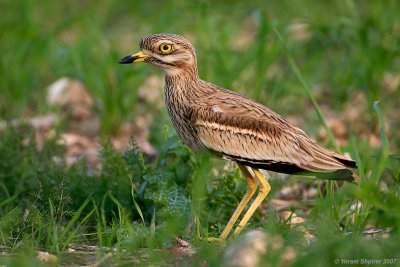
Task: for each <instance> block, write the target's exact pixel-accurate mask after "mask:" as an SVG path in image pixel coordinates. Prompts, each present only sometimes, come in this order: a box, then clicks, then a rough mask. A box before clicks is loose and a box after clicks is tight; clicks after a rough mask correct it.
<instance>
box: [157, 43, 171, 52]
mask: <svg viewBox="0 0 400 267" xmlns="http://www.w3.org/2000/svg"><path fill="white" fill-rule="evenodd" d="M160 51H161V53H163V54H168V53H170V52H171V51H172V45H171V44H161V45H160Z"/></svg>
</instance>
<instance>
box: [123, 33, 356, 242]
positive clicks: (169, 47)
mask: <svg viewBox="0 0 400 267" xmlns="http://www.w3.org/2000/svg"><path fill="white" fill-rule="evenodd" d="M140 49H141V52H139V53H137V54H135V55H130V56H127V57H124V58H123V59H121V61H120V63H123V64H126V63H132V62H141V61H144V62H148V63H152V64H154V65H156V66H159V67H160V68H161V69H163V70H164V72H165V88H164V92H165V103H166V106H167V109H168V113H169V115H170V117H171V120H172V123H173V125H174V127H175V129H176V131H177V133H178V135H179V136H180V137H181V138H182V140H183V141H184V142H185V144H187V145H188V146H189V147H190V148H191V149H193V150H194V151H204V150H205V151H209V152H211V153H212V154H214V155H215V156H217V157H221V158H225V159H229V160H232V161H235V162H237V163H238V165H239V167H240V169H241V171H242V172H243V174H244V176H245V177H246V179H247V183H248V191H247V193H246V195H245V197H244V198H243V200H242V202H241V203H240V204H239V206H238V208H237V210H236V211H235V213H234V215H233V216H232V218H231V220H230V221H229V223H228V225H227V227H226V228H225V230H224V232H223V233H222V234H221V236H220V239H221V240H224V239H225V238H226V237H227V236H228V234H229V232H230V230H231V229H232V227H233V225H234V224H235V222H236V220H237V219H238V217H239V215H240V214H241V212H242V211H243V209H244V207H245V206H246V204H247V203H248V202H249V200H250V199H251V197H252V196H253V194H254V193H255V191H256V189H257V182H258V184H259V186H260V192H259V194H258V195H257V197H256V198H255V200H254V202H253V204H252V205H250V207H249V210H248V211H247V212H246V214H245V215H244V217H243V219H242V221H241V222H240V223H239V226H238V227H237V228H236V230H235V234H237V233H239V232H240V230H241V229H242V227H244V225H245V224H246V223H247V221H248V219H250V217H251V216H252V214H253V212H254V210H255V209H256V208H257V207H258V205H259V204H260V203H261V201H262V200H263V199H264V198H265V196H266V195H267V194H268V192H269V189H270V187H269V184H268V182H267V180H266V179H265V178H264V177H262V175H261V173H260V172H259V170H258V169H264V170H270V171H275V172H281V173H287V174H305V175H314V176H317V177H319V178H327V179H336V180H347V181H355V180H356V179H357V176H356V175H355V174H353V172H352V171H351V170H350V168H356V167H357V166H356V163H355V162H354V161H353V160H351V159H349V158H347V157H345V156H342V155H340V154H338V153H336V152H333V151H330V150H328V149H325V148H323V147H321V146H320V145H318V144H317V143H316V142H315V141H313V140H312V139H310V138H309V137H308V136H307V135H306V134H305V132H304V131H303V130H301V129H299V128H297V127H295V126H292V125H291V124H290V123H288V122H287V121H286V120H285V119H284V118H282V117H281V116H280V115H278V114H277V113H275V112H273V111H271V110H270V109H268V108H267V107H265V106H263V105H261V104H259V103H257V102H255V101H253V100H251V99H249V98H247V97H244V96H241V95H239V94H237V93H234V92H232V91H229V90H226V89H223V88H221V87H218V86H216V85H214V84H212V83H209V82H206V81H203V80H201V79H200V78H199V76H198V72H197V61H196V53H195V49H194V47H193V46H192V45H191V44H190V42H189V41H187V40H186V39H185V38H183V37H181V36H179V35H175V34H154V35H149V36H146V37H144V38H143V40H142V41H141V43H140ZM244 166H248V167H251V169H252V170H253V173H254V175H255V176H252V175H251V174H250V173H249V171H248V170H247V168H246V167H244Z"/></svg>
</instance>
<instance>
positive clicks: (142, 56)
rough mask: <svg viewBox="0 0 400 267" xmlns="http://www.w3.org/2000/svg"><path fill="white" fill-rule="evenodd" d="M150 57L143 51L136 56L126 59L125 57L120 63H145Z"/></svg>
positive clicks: (129, 56)
mask: <svg viewBox="0 0 400 267" xmlns="http://www.w3.org/2000/svg"><path fill="white" fill-rule="evenodd" d="M148 57H150V56H149V55H146V54H145V53H143V52H142V51H140V52H139V53H136V54H134V55H128V56H126V57H123V58H121V59H120V60H119V63H121V64H131V63H133V62H143V61H144V60H145V59H146V58H148Z"/></svg>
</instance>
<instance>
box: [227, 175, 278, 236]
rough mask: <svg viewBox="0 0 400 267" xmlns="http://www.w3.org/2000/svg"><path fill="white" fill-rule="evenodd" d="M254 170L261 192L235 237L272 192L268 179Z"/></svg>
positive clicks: (236, 230)
mask: <svg viewBox="0 0 400 267" xmlns="http://www.w3.org/2000/svg"><path fill="white" fill-rule="evenodd" d="M252 169H253V172H254V174H255V176H256V178H257V180H258V181H259V183H260V191H259V192H258V195H257V196H256V198H255V199H254V201H253V203H252V204H251V205H250V207H249V209H248V210H247V212H246V214H245V215H244V216H243V218H242V220H241V221H240V223H239V226H238V227H237V228H236V229H235V232H234V234H235V235H238V234H239V233H240V232H241V231H242V229H243V227H244V226H245V225H246V224H247V222H248V221H249V220H250V218H251V216H252V215H253V213H254V212H255V211H256V209H257V208H258V206H260V204H261V202H262V201H263V200H264V199H265V197H266V196H267V195H268V193H269V191H270V190H271V186H270V185H269V183H268V181H267V179H265V177H264V176H263V175H262V174H261V172H260V170H259V169H255V168H252Z"/></svg>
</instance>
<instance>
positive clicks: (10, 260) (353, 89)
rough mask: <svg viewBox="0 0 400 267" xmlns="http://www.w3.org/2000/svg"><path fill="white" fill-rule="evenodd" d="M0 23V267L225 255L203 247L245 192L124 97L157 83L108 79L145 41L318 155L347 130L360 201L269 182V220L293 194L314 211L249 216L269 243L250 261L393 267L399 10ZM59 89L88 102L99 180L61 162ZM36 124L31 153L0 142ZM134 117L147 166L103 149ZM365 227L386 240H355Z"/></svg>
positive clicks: (137, 10)
mask: <svg viewBox="0 0 400 267" xmlns="http://www.w3.org/2000/svg"><path fill="white" fill-rule="evenodd" d="M0 7H1V8H2V10H3V11H6V12H2V15H1V16H0V37H1V42H0V50H1V51H2V56H1V57H0V266H2V265H6V266H35V265H37V266H42V265H43V263H41V262H39V261H37V260H36V251H38V250H40V251H48V252H50V253H53V254H55V255H57V256H58V257H59V263H60V264H62V265H68V264H72V263H75V264H80V265H82V264H87V263H89V262H92V263H93V262H94V261H97V262H101V261H103V262H104V266H109V265H110V264H111V263H112V264H115V265H118V266H124V265H132V262H135V263H137V264H138V265H144V266H147V265H151V264H156V265H158V264H171V265H174V264H177V263H179V264H182V265H185V266H186V265H187V266H193V265H195V266H198V265H206V266H207V265H210V266H219V265H221V261H222V258H221V254H223V252H224V249H225V247H224V246H222V245H220V244H213V243H208V242H206V241H205V239H206V238H207V237H208V236H217V235H218V233H220V232H221V231H222V229H223V227H224V226H225V223H226V222H227V221H228V219H229V217H230V215H231V214H232V212H233V210H234V209H235V207H236V205H237V203H238V202H239V201H240V198H241V197H242V196H243V194H244V192H245V185H246V183H245V181H244V179H243V178H242V177H241V175H240V172H239V171H238V170H237V169H236V168H235V167H233V166H230V165H228V167H229V168H226V166H227V165H225V162H223V161H220V160H215V159H209V158H207V157H204V156H199V155H195V154H193V153H192V152H191V151H190V150H189V149H188V148H187V147H185V146H184V145H183V144H182V143H181V141H180V140H179V139H178V138H177V137H176V135H175V133H174V131H173V129H172V125H171V123H170V121H169V118H168V116H167V115H166V110H165V107H164V108H163V109H162V110H161V111H160V110H159V109H158V108H157V107H155V106H153V105H152V104H151V103H141V102H140V101H139V97H138V90H137V89H138V88H139V87H140V86H141V85H143V84H144V81H145V80H146V79H147V77H148V76H150V75H157V76H160V77H161V75H162V74H161V73H160V71H159V70H157V69H156V68H154V67H151V66H149V65H144V64H142V65H139V64H137V65H132V66H129V67H127V66H122V65H119V64H117V62H118V60H119V59H120V58H121V57H122V56H125V55H126V54H128V53H133V52H136V51H137V50H138V49H139V47H138V43H139V40H140V38H141V37H142V36H144V35H146V34H149V33H158V32H169V33H178V34H181V35H184V36H187V37H189V38H190V39H191V40H192V41H193V42H194V43H195V46H196V48H197V54H198V64H199V71H200V76H201V77H202V78H203V79H205V80H208V81H211V82H213V83H215V84H218V85H221V86H223V87H226V88H230V89H232V90H235V91H237V92H239V93H241V94H244V95H247V96H249V97H252V98H254V99H256V100H258V101H259V102H261V103H263V104H265V105H267V106H269V107H270V108H272V109H273V110H275V111H276V112H278V113H280V114H282V115H285V116H290V118H294V119H295V120H296V121H297V124H298V125H299V126H300V127H302V128H304V129H305V130H306V132H307V133H309V134H310V135H311V136H314V137H315V138H316V139H318V138H319V137H320V135H319V132H320V130H321V128H323V127H324V126H325V125H330V124H329V123H328V122H329V119H330V120H332V119H335V118H339V119H338V120H340V121H343V122H344V124H345V126H346V129H347V131H346V134H345V137H344V139H345V140H344V142H342V144H341V147H340V149H341V150H342V152H345V151H346V152H349V153H350V154H351V156H352V157H353V158H354V159H355V160H356V161H357V163H358V166H359V176H360V185H354V184H349V183H345V184H343V185H339V186H338V184H337V183H333V182H328V183H322V182H320V181H315V180H313V179H310V178H305V177H297V176H288V177H287V178H285V179H281V176H279V175H277V174H271V176H272V181H271V184H272V192H271V194H270V195H269V196H268V198H267V201H266V203H267V207H268V204H269V202H270V201H271V199H273V198H276V197H278V195H279V194H280V192H281V189H283V188H284V187H285V186H288V185H294V184H296V183H300V184H301V185H302V186H304V187H305V188H317V195H316V196H315V197H312V198H305V199H301V200H299V201H297V202H296V203H295V204H293V205H290V206H289V208H288V209H289V210H290V211H292V212H294V213H296V214H297V215H302V216H303V217H304V218H305V219H306V220H305V222H304V223H301V224H300V225H294V226H293V225H291V224H290V223H289V221H288V220H285V219H282V216H281V215H280V211H277V210H274V209H272V208H266V209H264V210H263V212H264V213H260V212H257V213H256V214H255V216H254V218H253V219H252V220H251V221H250V223H249V226H248V228H247V229H246V230H250V229H252V228H260V229H263V231H265V232H266V233H268V235H269V236H271V237H274V238H278V239H281V240H283V241H282V246H281V247H279V248H277V249H276V250H273V253H266V254H265V255H263V256H262V258H261V262H262V263H263V265H262V266H275V265H279V263H280V262H281V261H282V258H283V257H284V254H285V253H284V251H285V250H287V248H293V249H294V251H295V255H296V256H295V258H294V259H292V260H291V261H290V264H291V265H294V266H321V265H334V264H335V262H334V260H335V259H381V260H383V259H394V258H396V257H397V258H398V255H399V253H398V248H399V247H400V198H399V194H400V186H399V177H400V164H399V159H400V154H399V147H400V112H399V110H398V107H399V106H400V90H399V83H400V43H399V40H400V17H399V15H398V11H399V10H400V4H399V3H398V2H397V1H368V2H367V1H350V0H349V1H337V2H329V3H328V2H323V1H308V2H307V3H304V2H303V1H276V2H267V3H265V1H251V2H250V1H245V2H242V1H233V2H232V1H222V2H220V3H212V2H210V1H199V2H196V1H160V2H149V1H142V2H137V3H133V2H129V1H125V2H122V1H116V0H104V1H98V2H96V1H79V2H77V1H64V2H62V1H42V2H40V3H39V2H37V1H33V0H21V1H10V0H0ZM280 36H281V37H280ZM65 76H67V77H72V78H75V79H79V80H81V81H82V82H83V84H84V85H85V86H86V87H87V89H88V90H89V92H90V94H91V95H92V96H93V97H94V98H95V100H96V106H95V112H96V115H97V116H99V117H100V121H101V138H100V139H101V140H102V141H101V144H102V150H101V152H100V153H101V155H100V158H101V162H100V163H101V164H100V165H101V168H93V166H91V165H90V163H88V162H86V161H85V160H80V161H78V162H76V163H74V164H72V165H68V164H67V162H66V161H65V160H63V159H64V156H65V152H66V150H67V149H68V148H67V147H66V146H65V145H61V144H60V143H59V142H58V139H59V137H60V135H61V134H62V132H63V131H64V130H65V129H68V127H70V122H69V121H68V119H67V118H65V117H63V116H62V115H61V113H62V112H63V111H62V110H58V109H55V108H54V107H50V106H49V105H47V104H46V100H45V99H46V87H47V86H48V85H49V84H51V83H52V82H54V81H56V80H58V79H59V78H61V77H65ZM160 101H161V99H160ZM318 105H319V106H318ZM49 112H53V113H56V114H58V115H60V117H61V119H60V123H58V124H57V125H56V127H55V128H56V129H55V133H54V134H53V135H49V136H50V137H49V138H47V140H46V141H45V142H44V144H43V145H42V146H41V148H40V149H37V143H36V136H35V134H36V133H35V130H34V129H33V128H32V127H30V126H29V125H19V126H16V127H11V126H8V127H3V125H4V124H3V122H5V121H10V120H13V119H21V118H29V117H34V116H37V115H43V114H48V113H49ZM144 113H150V114H152V115H153V117H154V119H153V121H152V122H151V126H150V142H151V143H152V145H153V146H154V147H155V148H156V150H157V151H158V154H157V158H156V159H154V157H150V156H148V155H146V154H142V153H141V152H139V151H138V149H137V144H136V141H135V140H132V142H131V145H130V146H129V147H127V148H126V149H125V151H124V152H119V151H117V150H116V149H115V148H113V146H112V144H111V141H110V139H109V137H110V136H111V135H115V134H118V133H119V132H121V131H122V128H123V125H124V123H126V122H129V121H136V120H137V119H138V118H139V116H142V115H143V114H144ZM160 113H161V115H160ZM332 132H333V133H332V134H330V133H329V131H328V137H329V136H330V135H332V136H333V135H335V134H336V133H335V130H334V129H333V130H332ZM373 138H375V139H379V140H380V143H379V145H378V146H377V145H373V144H372V141H371V140H372V139H373ZM319 142H321V143H323V144H324V145H325V146H327V147H331V148H332V147H334V146H335V145H336V142H335V141H334V140H333V139H326V138H322V137H321V138H320V139H319ZM266 218H267V219H266ZM371 226H372V227H375V228H379V229H384V230H387V231H389V234H388V236H389V237H387V238H377V239H375V238H369V239H368V238H366V237H365V235H364V234H363V232H364V230H365V229H368V228H370V227H371ZM304 228H305V229H306V230H307V231H308V232H309V233H311V234H312V235H313V236H314V237H315V239H312V240H311V241H310V239H309V238H307V237H306V236H305V234H304ZM176 236H179V237H181V238H183V239H185V240H187V241H189V242H191V243H192V244H193V246H194V247H195V248H196V251H197V252H196V254H194V255H192V256H191V257H184V258H183V259H179V257H177V256H176V255H175V254H173V253H171V252H170V250H169V248H171V247H172V246H173V240H174V238H175V237H176ZM228 243H229V242H228ZM70 244H73V245H75V246H83V245H95V246H98V249H97V250H96V252H95V253H94V256H93V255H92V256H93V258H90V259H89V258H85V257H82V258H74V257H76V255H74V254H71V253H68V252H67V251H68V249H69V248H70V246H71V245H70ZM110 250H113V254H112V256H111V257H108V256H107V253H108V252H109V251H110ZM15 255H18V257H16V256H15ZM139 260H140V262H138V261H139ZM396 264H397V265H399V264H400V258H398V259H397V263H396Z"/></svg>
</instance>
